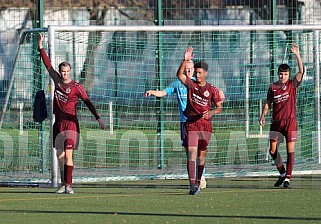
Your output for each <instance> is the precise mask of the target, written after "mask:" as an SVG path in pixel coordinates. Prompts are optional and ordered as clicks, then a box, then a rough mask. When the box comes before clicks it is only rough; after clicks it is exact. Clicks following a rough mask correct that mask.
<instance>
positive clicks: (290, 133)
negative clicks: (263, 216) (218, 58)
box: [283, 118, 298, 188]
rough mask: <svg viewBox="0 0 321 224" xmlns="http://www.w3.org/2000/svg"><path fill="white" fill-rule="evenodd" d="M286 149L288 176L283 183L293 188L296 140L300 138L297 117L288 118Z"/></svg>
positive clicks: (285, 186)
mask: <svg viewBox="0 0 321 224" xmlns="http://www.w3.org/2000/svg"><path fill="white" fill-rule="evenodd" d="M285 137H286V150H287V163H286V177H285V180H284V183H283V187H284V188H291V186H290V180H291V177H292V170H293V166H294V149H295V142H296V141H297V139H298V127H297V121H296V119H292V118H291V119H288V123H287V132H286V135H285Z"/></svg>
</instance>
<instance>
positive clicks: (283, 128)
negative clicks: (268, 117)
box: [269, 118, 298, 143]
mask: <svg viewBox="0 0 321 224" xmlns="http://www.w3.org/2000/svg"><path fill="white" fill-rule="evenodd" d="M269 135H270V140H272V141H278V142H280V143H282V142H283V137H285V139H286V141H287V142H296V141H297V140H298V125H297V121H296V119H295V118H289V119H286V120H280V121H274V122H272V124H271V127H270V134H269Z"/></svg>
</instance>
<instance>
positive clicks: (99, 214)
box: [0, 176, 321, 224]
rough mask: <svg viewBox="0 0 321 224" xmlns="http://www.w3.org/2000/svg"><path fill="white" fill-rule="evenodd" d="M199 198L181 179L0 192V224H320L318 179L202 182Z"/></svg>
mask: <svg viewBox="0 0 321 224" xmlns="http://www.w3.org/2000/svg"><path fill="white" fill-rule="evenodd" d="M207 181H208V187H207V188H206V189H204V190H203V191H202V192H201V194H200V195H194V196H191V195H187V192H188V189H187V180H151V181H137V182H109V183H99V184H87V185H75V186H74V190H75V192H76V193H75V194H73V195H66V194H62V195H57V194H55V193H53V192H54V190H55V189H53V188H18V187H13V188H7V187H2V188H0V195H1V197H0V198H1V199H0V212H1V221H0V222H1V223H24V224H27V223H155V224H158V223H184V224H189V223H193V224H195V223H221V224H224V223H282V224H283V223H291V224H293V223H300V224H302V223H321V212H320V208H321V201H320V200H319V199H320V197H321V178H320V177H316V176H313V177H294V178H293V181H292V185H293V188H292V189H283V188H274V187H272V186H273V183H274V181H275V178H267V177H266V178H219V179H208V180H207Z"/></svg>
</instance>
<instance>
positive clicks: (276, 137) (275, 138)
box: [269, 131, 285, 187]
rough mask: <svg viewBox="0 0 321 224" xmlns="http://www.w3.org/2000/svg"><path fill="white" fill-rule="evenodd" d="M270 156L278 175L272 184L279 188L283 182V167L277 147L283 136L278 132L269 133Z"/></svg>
mask: <svg viewBox="0 0 321 224" xmlns="http://www.w3.org/2000/svg"><path fill="white" fill-rule="evenodd" d="M269 135H270V150H269V151H270V155H271V157H272V159H273V161H274V165H275V167H276V168H277V170H278V171H279V173H280V176H279V178H278V180H277V181H276V182H275V183H274V186H275V187H279V186H280V185H281V184H282V183H283V181H284V180H285V167H284V165H283V160H282V157H281V154H280V152H279V145H280V143H282V142H283V135H282V134H281V133H280V132H278V131H270V133H269Z"/></svg>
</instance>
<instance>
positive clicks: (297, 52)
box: [291, 44, 305, 82]
mask: <svg viewBox="0 0 321 224" xmlns="http://www.w3.org/2000/svg"><path fill="white" fill-rule="evenodd" d="M291 52H292V53H293V54H295V56H296V60H297V62H298V66H299V71H298V73H297V74H296V75H295V78H296V80H297V81H298V82H301V81H302V78H303V75H304V72H305V71H304V65H303V62H302V59H301V55H300V50H299V46H298V45H296V44H293V45H292V47H291Z"/></svg>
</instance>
